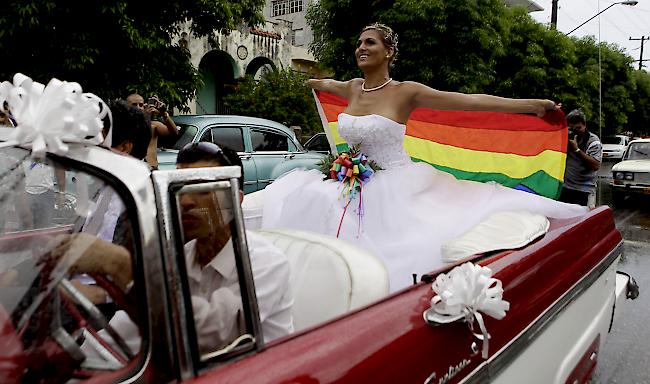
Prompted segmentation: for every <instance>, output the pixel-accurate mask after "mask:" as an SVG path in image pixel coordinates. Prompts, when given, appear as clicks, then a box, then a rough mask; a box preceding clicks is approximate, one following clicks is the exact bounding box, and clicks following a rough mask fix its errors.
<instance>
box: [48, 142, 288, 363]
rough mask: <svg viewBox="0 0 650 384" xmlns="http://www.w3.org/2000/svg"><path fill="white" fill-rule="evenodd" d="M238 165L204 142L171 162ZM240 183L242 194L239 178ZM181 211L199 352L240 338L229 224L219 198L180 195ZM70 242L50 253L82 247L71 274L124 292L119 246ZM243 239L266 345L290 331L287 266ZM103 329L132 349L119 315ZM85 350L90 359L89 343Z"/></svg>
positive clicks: (125, 320) (260, 243) (132, 338)
mask: <svg viewBox="0 0 650 384" xmlns="http://www.w3.org/2000/svg"><path fill="white" fill-rule="evenodd" d="M224 152H225V153H226V154H224ZM238 159H239V157H238V156H237V154H236V153H235V152H234V151H228V150H225V151H224V150H222V149H221V148H219V147H218V146H216V145H215V144H212V143H205V142H204V143H194V144H189V145H188V146H186V147H185V148H183V149H182V150H181V151H180V152H179V155H178V160H177V162H178V167H179V168H193V167H218V166H227V165H231V164H233V163H235V164H236V165H240V166H241V160H238ZM239 181H240V188H242V187H243V176H242V177H241V178H240V180H239ZM241 196H242V197H243V192H242V193H241ZM180 206H181V217H182V221H183V234H184V240H185V242H186V244H185V247H184V250H185V260H186V269H187V271H188V282H189V286H190V291H191V292H190V293H191V299H192V309H193V312H194V317H195V322H196V331H197V336H198V337H197V340H198V342H199V350H200V352H201V353H205V352H211V351H214V350H217V349H220V348H222V347H224V346H225V345H227V344H228V343H229V342H232V341H233V340H234V338H236V337H237V336H238V335H240V334H241V333H240V331H241V327H240V323H241V312H242V299H241V296H240V292H239V282H238V274H237V271H236V268H235V260H234V250H233V247H232V241H231V239H230V232H229V222H228V220H224V219H223V217H222V215H221V212H220V209H219V206H218V199H217V198H216V197H215V195H214V194H212V193H207V194H193V195H189V194H188V195H181V196H180ZM76 237H78V238H75V237H73V238H71V239H70V240H68V241H67V242H66V243H65V244H64V245H63V246H62V247H59V249H57V251H56V252H54V254H55V255H59V256H64V255H66V254H67V252H68V250H70V249H75V248H76V249H77V250H80V249H81V250H82V251H81V252H80V253H81V255H79V254H77V256H76V261H75V262H74V264H73V267H72V268H70V270H71V271H73V272H74V273H91V272H92V273H101V274H105V275H108V276H110V277H111V278H112V279H113V281H115V282H118V285H119V287H120V288H122V289H124V290H126V289H127V287H128V286H129V284H127V283H126V282H127V281H130V280H131V279H132V272H131V268H126V266H127V265H129V266H130V265H131V264H130V263H131V257H130V253H129V252H128V251H126V248H124V247H122V246H119V245H116V244H111V243H108V242H106V241H103V240H101V239H97V238H96V237H91V236H89V235H86V234H81V235H77V236H76ZM246 239H247V244H248V248H249V256H250V262H251V267H252V272H253V279H254V283H255V291H256V295H257V302H258V309H259V316H260V321H261V324H262V330H263V333H264V340H265V341H267V342H268V341H270V340H273V339H275V338H278V337H281V336H284V335H287V334H289V333H291V332H293V317H292V306H293V294H292V291H291V286H290V283H289V274H290V269H289V262H288V260H287V258H286V256H285V255H284V254H283V253H282V252H281V251H280V250H279V249H277V248H276V247H275V246H273V245H272V244H271V243H269V242H268V241H266V240H265V239H264V238H263V237H261V236H260V235H257V234H255V233H252V232H247V233H246ZM75 243H76V244H75ZM96 251H97V252H96ZM100 251H101V252H100ZM78 253H79V252H78ZM110 324H111V326H112V327H113V328H115V329H116V331H117V332H118V333H120V334H121V335H122V336H123V338H124V339H125V340H126V342H127V344H128V345H129V346H130V347H131V349H132V350H134V351H135V350H138V349H139V346H140V336H139V332H138V331H137V327H136V326H135V325H134V324H133V322H132V321H131V318H130V316H129V315H128V314H127V313H126V312H124V311H118V312H117V313H116V314H115V316H114V317H113V318H112V319H111V321H110ZM84 350H85V351H86V352H87V353H91V354H92V353H93V352H92V348H91V347H89V346H88V345H86V346H85V347H84Z"/></svg>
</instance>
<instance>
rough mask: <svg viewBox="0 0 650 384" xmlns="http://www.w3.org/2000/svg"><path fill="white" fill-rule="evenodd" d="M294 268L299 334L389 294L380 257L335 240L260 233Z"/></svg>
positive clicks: (279, 232) (296, 233)
mask: <svg viewBox="0 0 650 384" xmlns="http://www.w3.org/2000/svg"><path fill="white" fill-rule="evenodd" d="M257 232H258V233H259V234H261V235H263V236H265V237H266V238H267V239H268V240H270V241H271V242H272V243H273V244H274V245H275V246H277V247H278V248H280V250H282V251H284V252H285V254H286V255H287V257H288V258H289V263H290V265H291V286H292V289H293V295H294V306H293V320H294V328H295V330H296V331H299V330H302V329H305V328H307V327H310V326H312V325H316V324H318V323H321V322H323V321H326V320H329V319H332V318H334V317H336V316H339V315H342V314H344V313H346V312H349V311H350V310H353V309H356V308H359V307H362V306H364V305H366V304H370V303H372V302H374V301H376V300H378V299H380V298H382V297H385V296H386V295H388V292H389V291H388V272H387V271H386V268H385V266H384V264H383V263H382V262H381V260H380V259H379V258H377V257H376V256H374V255H372V254H370V253H369V252H367V251H365V250H363V249H361V248H359V247H356V246H354V245H352V244H349V243H346V242H344V241H343V240H339V239H336V238H334V237H330V236H325V235H320V234H315V233H310V232H303V231H295V230H275V229H274V230H260V231H257Z"/></svg>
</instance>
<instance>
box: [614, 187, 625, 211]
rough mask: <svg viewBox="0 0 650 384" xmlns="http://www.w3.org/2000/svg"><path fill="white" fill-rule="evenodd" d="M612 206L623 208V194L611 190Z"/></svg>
mask: <svg viewBox="0 0 650 384" xmlns="http://www.w3.org/2000/svg"><path fill="white" fill-rule="evenodd" d="M612 205H613V206H614V207H623V206H624V205H625V193H624V192H623V191H617V190H616V189H612Z"/></svg>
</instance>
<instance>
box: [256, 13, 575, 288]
mask: <svg viewBox="0 0 650 384" xmlns="http://www.w3.org/2000/svg"><path fill="white" fill-rule="evenodd" d="M355 55H356V59H357V64H358V66H359V68H360V69H361V70H362V71H363V73H364V78H363V79H353V80H350V81H345V82H342V81H335V80H309V85H310V86H311V87H312V88H314V89H318V90H322V91H325V92H330V93H334V94H336V95H339V96H342V97H344V98H346V99H347V100H348V101H349V104H348V107H347V109H346V110H345V112H344V113H341V114H340V115H339V118H338V122H339V125H338V127H339V133H340V134H341V136H342V137H343V138H345V140H346V141H347V142H348V144H349V145H350V146H353V145H358V146H359V147H360V150H361V151H362V152H363V153H364V154H365V155H366V156H367V157H368V158H369V159H371V160H373V161H375V162H376V163H377V165H379V166H380V167H381V168H382V170H380V171H378V172H376V173H375V174H374V176H373V177H372V178H371V179H370V180H369V182H367V183H364V184H363V190H362V212H359V204H358V202H356V200H355V201H353V202H352V203H351V204H350V205H349V208H348V210H347V212H346V214H345V215H344V207H345V201H344V200H343V199H341V189H340V186H341V184H340V183H339V182H336V181H334V180H325V181H323V174H322V173H321V172H319V171H316V170H311V171H306V170H297V171H293V172H290V173H288V174H286V175H285V176H283V177H281V178H280V179H278V180H276V181H275V182H274V183H273V184H271V185H269V186H268V187H267V188H266V189H265V192H264V211H263V219H262V227H263V228H295V229H301V230H306V231H315V232H319V233H324V234H329V235H333V236H336V235H337V232H339V233H340V235H339V238H342V239H345V240H348V241H350V242H353V243H355V244H357V245H360V246H361V247H363V248H365V249H367V250H369V251H371V252H373V253H374V254H375V255H377V256H379V257H381V258H382V260H383V261H384V263H385V265H386V267H387V269H388V272H389V277H390V288H391V291H396V290H398V289H401V288H404V287H406V286H408V285H409V284H412V282H413V274H417V276H418V277H419V276H420V275H422V274H423V273H428V272H431V271H433V270H434V269H435V268H437V267H439V266H441V265H442V261H441V257H440V247H441V245H442V244H444V243H445V242H446V241H448V240H451V239H453V238H456V237H458V236H459V235H461V234H463V233H464V232H466V231H467V230H468V229H470V228H472V226H474V225H476V224H477V223H479V222H480V221H481V220H483V219H484V218H486V216H487V215H489V214H491V213H494V212H498V211H506V210H509V211H511V210H525V211H529V212H533V213H540V214H542V215H545V216H547V217H553V218H567V217H574V216H579V215H582V214H584V213H585V212H586V209H585V208H583V207H580V206H577V205H572V204H564V203H560V202H557V201H554V200H551V199H547V198H545V197H541V196H537V195H533V194H530V193H527V192H523V191H518V190H514V189H510V188H506V187H503V186H501V185H498V184H495V183H478V182H473V181H459V180H456V179H455V178H454V177H453V176H452V175H450V174H447V173H445V172H442V171H438V170H436V169H435V168H434V167H432V166H430V165H428V164H425V163H414V162H412V161H411V159H410V157H409V156H408V155H407V153H406V152H405V151H404V148H403V143H404V135H405V131H406V126H405V122H406V121H407V120H408V118H409V115H410V113H411V111H412V110H414V109H415V108H420V107H423V108H432V109H439V110H442V109H446V110H473V111H494V112H512V113H535V114H537V115H540V116H541V115H543V114H544V113H545V112H546V110H554V109H558V106H557V105H556V104H555V103H554V102H552V101H550V100H537V99H507V98H501V97H496V96H489V95H468V94H462V93H454V92H442V91H438V90H435V89H432V88H429V87H427V86H425V85H422V84H420V83H416V82H409V81H405V82H398V81H394V80H392V79H391V78H390V77H389V67H390V66H391V65H392V63H393V61H394V60H395V57H396V55H397V36H396V35H395V34H394V33H393V31H392V30H391V29H390V28H388V27H386V26H384V25H381V24H374V25H372V26H369V27H366V28H364V30H363V31H362V32H361V34H360V36H359V39H358V42H357V49H356V51H355ZM355 199H359V196H357V197H356V198H355ZM339 227H340V230H339Z"/></svg>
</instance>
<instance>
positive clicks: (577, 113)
mask: <svg viewBox="0 0 650 384" xmlns="http://www.w3.org/2000/svg"><path fill="white" fill-rule="evenodd" d="M566 121H567V125H568V126H569V143H568V147H567V158H566V171H565V172H564V186H563V187H562V193H561V194H560V199H559V200H560V201H563V202H565V203H573V204H580V205H584V206H588V207H590V208H593V207H594V206H595V203H596V185H597V180H598V174H597V172H598V169H599V168H600V163H601V161H602V157H603V145H602V144H601V142H600V139H599V138H598V136H596V135H595V134H593V133H591V132H589V130H588V129H587V118H586V116H585V114H584V113H583V112H582V111H581V110H579V109H575V110H573V111H571V112H569V114H568V115H567V116H566Z"/></svg>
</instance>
